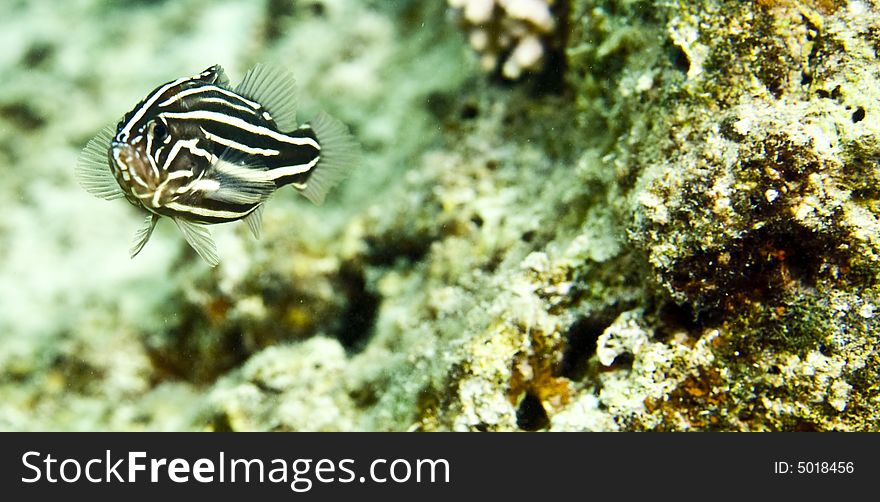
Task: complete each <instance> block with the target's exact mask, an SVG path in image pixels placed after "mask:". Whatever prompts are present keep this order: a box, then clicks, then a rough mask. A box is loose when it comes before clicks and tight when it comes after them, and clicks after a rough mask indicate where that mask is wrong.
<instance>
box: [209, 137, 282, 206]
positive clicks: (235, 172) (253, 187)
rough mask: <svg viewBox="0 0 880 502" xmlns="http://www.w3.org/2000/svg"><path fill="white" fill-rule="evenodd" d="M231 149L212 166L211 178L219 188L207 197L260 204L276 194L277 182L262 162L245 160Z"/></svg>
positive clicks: (238, 202) (219, 200) (239, 202)
mask: <svg viewBox="0 0 880 502" xmlns="http://www.w3.org/2000/svg"><path fill="white" fill-rule="evenodd" d="M230 152H231V150H229V149H227V151H226V152H224V153H223V155H221V156H220V158H219V159H217V162H215V163H214V165H212V166H211V168H210V172H209V174H208V178H209V179H212V180H214V181H216V182H217V188H215V189H214V190H211V191H209V192H206V193H205V198H208V199H212V200H216V201H218V202H228V203H231V204H259V203H261V202H264V201H265V200H266V199H268V198H269V196H270V195H272V193H273V192H275V182H274V181H273V180H272V179H271V178H270V177H269V170H268V169H267V168H266V167H265V166H262V165H259V164H258V163H257V162H258V160H259V159H255V158H252V157H242V156H241V155H240V154H236V153H230Z"/></svg>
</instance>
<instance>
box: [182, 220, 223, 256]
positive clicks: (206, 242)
mask: <svg viewBox="0 0 880 502" xmlns="http://www.w3.org/2000/svg"><path fill="white" fill-rule="evenodd" d="M174 223H177V228H179V229H180V232H181V233H183V238H184V239H186V242H188V243H189V245H190V246H191V247H192V248H193V249H194V250H195V251H196V253H198V254H199V256H201V257H202V259H204V260H205V261H206V262H207V263H208V265H210V266H212V267H216V266H217V264H218V263H220V258H219V257H218V256H217V246H216V245H215V244H214V239H212V238H211V233H210V232H208V229H207V228H205V227H204V225H199V224H198V223H193V222H191V221H188V220H184V219H183V218H174Z"/></svg>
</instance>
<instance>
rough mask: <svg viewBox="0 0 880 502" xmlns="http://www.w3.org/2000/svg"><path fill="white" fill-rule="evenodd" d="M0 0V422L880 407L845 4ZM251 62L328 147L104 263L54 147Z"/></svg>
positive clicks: (126, 222) (413, 423) (593, 420)
mask: <svg viewBox="0 0 880 502" xmlns="http://www.w3.org/2000/svg"><path fill="white" fill-rule="evenodd" d="M487 6H488V7H487ZM0 9H3V12H2V14H3V15H2V19H4V21H3V24H4V29H2V30H0V37H2V39H3V42H4V44H5V46H6V48H7V50H6V51H4V52H3V53H2V54H0V72H2V74H4V75H8V76H9V78H4V79H3V80H0V170H2V172H3V174H4V179H3V182H2V183H0V196H2V197H3V199H4V200H5V201H8V203H7V204H6V205H5V206H4V207H6V211H5V216H6V217H5V218H4V219H3V221H2V222H0V257H2V260H0V398H2V399H0V428H2V429H16V430H19V429H76V430H80V429H126V430H130V429H135V430H139V429H148V430H177V429H183V430H426V431H432V430H480V431H485V430H753V431H759V430H876V429H878V427H880V374H878V372H880V370H878V368H880V365H878V362H880V361H878V359H880V358H878V354H880V352H878V347H877V345H878V342H880V330H878V328H877V321H876V319H877V316H878V315H880V307H878V305H880V286H878V274H880V264H878V260H880V221H878V216H880V204H878V203H880V167H878V166H880V130H878V129H880V126H878V124H880V122H878V120H877V117H880V101H878V98H880V96H878V93H880V65H878V58H877V53H878V51H880V10H878V9H880V5H878V4H877V3H875V2H873V1H868V0H860V1H858V0H854V1H849V2H847V1H843V0H812V1H808V0H800V1H799V0H787V1H786V0H781V1H770V0H760V1H756V2H739V1H732V0H696V1H685V0H654V1H649V0H568V1H562V0H556V1H552V2H550V1H548V2H545V1H537V0H534V1H531V0H530V1H522V2H517V1H515V0H511V1H497V2H491V1H489V2H487V1H481V0H470V1H463V0H450V1H449V2H448V3H447V2H444V1H442V0H432V1H429V2H421V1H415V0H412V1H409V0H408V1H401V2H370V1H366V0H364V1H358V2H355V1H344V0H321V1H318V0H315V1H303V2H292V1H284V0H267V1H265V2H241V1H231V0H230V1H221V2H211V1H207V0H186V1H181V2H170V1H168V2H163V1H152V2H135V1H125V2H115V3H112V4H110V5H109V6H108V4H107V3H106V2H101V1H97V0H78V1H74V2H64V3H58V2H48V1H47V2H9V3H7V4H4V6H3V7H0ZM481 9H483V10H481ZM486 9H489V10H486ZM529 9H533V10H529ZM478 14H480V15H483V16H488V18H487V19H490V20H491V24H490V25H489V26H490V28H491V29H489V30H487V31H484V35H486V34H490V35H491V36H492V37H494V38H492V40H494V41H492V42H491V43H489V42H487V43H486V44H483V45H480V44H475V41H474V37H475V35H474V32H475V29H477V28H476V27H479V26H482V25H479V23H475V22H474V21H473V19H479V18H478V16H477V15H478ZM475 16H477V17H475ZM546 16H550V17H549V18H547V17H546ZM71 19H83V20H84V21H83V23H82V24H80V23H76V24H72V23H71V22H70V20H71ZM547 19H549V20H550V21H547ZM71 26H76V27H77V28H71ZM80 26H81V27H82V28H80ZM505 30H510V33H509V34H507V33H506V32H505ZM477 37H479V36H477ZM505 37H506V38H505ZM511 37H512V38H511ZM528 37H532V38H531V39H530V40H533V41H529V42H528V44H531V45H532V47H531V49H530V50H531V52H530V53H529V54H531V57H532V59H517V58H519V57H520V56H514V55H513V53H514V52H516V50H518V49H516V47H519V45H517V44H519V43H520V42H521V41H522V40H525V38H528ZM505 39H507V40H508V42H510V40H516V41H518V42H516V43H513V42H510V43H507V45H504V44H505V42H503V40H505ZM478 42H479V41H478ZM534 43H538V44H539V45H540V47H539V49H540V50H539V51H538V50H536V49H535V47H534ZM487 48H489V49H487ZM474 49H476V50H474ZM490 49H491V51H494V52H491V54H490V55H491V56H492V60H491V61H488V60H487V59H486V56H487V52H486V51H487V50H490ZM523 50H525V49H523ZM536 55H537V56H536ZM523 57H524V56H523ZM534 57H537V59H534ZM260 61H270V62H281V63H283V64H285V65H287V66H289V67H290V69H291V70H292V71H294V72H295V74H296V75H297V79H298V81H299V83H300V88H301V97H300V103H301V105H302V106H301V107H302V110H301V113H300V116H301V118H302V119H306V118H308V117H309V116H311V115H313V114H314V112H315V111H317V110H319V109H327V110H328V111H330V112H331V113H333V114H335V115H337V116H338V117H339V118H341V119H342V120H343V121H345V122H346V123H349V124H351V126H352V129H353V131H354V132H355V134H356V136H357V137H358V138H359V140H360V141H361V142H362V144H363V147H364V161H363V165H362V166H360V167H359V168H358V170H357V171H356V172H355V174H354V175H353V176H352V177H351V178H350V179H349V180H347V181H346V182H345V183H344V184H343V186H342V187H341V189H339V190H336V191H334V192H333V193H332V194H331V196H330V197H329V199H328V201H327V203H326V204H325V205H324V206H322V207H314V206H312V205H310V204H309V203H308V201H306V200H305V199H303V198H301V197H298V196H296V194H294V193H292V191H291V193H289V194H285V193H283V192H282V193H279V194H276V196H274V197H273V198H272V200H271V201H270V203H269V204H268V206H267V209H266V211H265V214H264V227H263V236H262V238H261V239H260V240H259V241H256V240H253V238H252V237H251V236H250V235H249V232H248V231H247V228H246V226H245V225H243V224H231V225H222V226H219V227H215V229H214V234H215V236H216V237H217V240H218V248H219V251H220V254H221V263H220V266H219V267H217V268H214V269H211V268H209V267H207V266H206V265H205V264H204V263H203V262H202V261H201V260H200V259H199V258H198V256H196V255H195V254H194V253H193V252H192V251H190V250H189V248H188V246H187V245H186V244H185V242H184V241H183V239H182V238H181V237H180V236H179V235H177V234H176V230H175V229H173V228H171V225H162V224H161V223H160V228H159V229H157V235H156V236H154V238H153V240H152V241H151V242H150V243H149V244H148V246H147V248H146V249H145V250H144V252H143V253H142V254H141V255H140V256H138V257H137V258H136V259H135V260H133V261H132V260H129V259H128V257H127V252H126V250H127V248H128V244H129V241H130V239H131V236H132V234H133V232H134V230H135V229H136V228H137V226H138V224H139V222H140V220H141V217H140V216H139V215H138V213H137V212H136V211H134V209H133V208H131V207H128V206H127V205H126V204H125V203H123V202H121V201H116V202H115V203H107V202H104V201H100V200H94V199H92V198H91V197H90V196H88V194H85V193H84V192H83V191H82V190H80V189H79V187H78V186H76V183H75V181H74V180H73V175H72V171H73V165H74V164H75V161H76V156H77V154H78V151H79V149H80V148H81V147H82V145H83V144H84V143H85V142H86V141H87V140H88V139H89V137H91V135H93V134H94V133H95V132H96V131H97V130H98V129H99V128H100V127H102V126H103V125H105V124H106V123H109V122H111V121H115V120H118V118H119V116H120V115H121V114H122V113H124V112H125V111H127V110H128V109H129V108H131V106H133V105H134V103H135V102H136V101H138V100H139V99H141V98H142V97H143V95H144V94H145V93H146V92H148V91H149V90H150V89H152V88H153V87H154V86H155V85H157V84H158V83H161V82H164V81H166V80H169V79H171V78H175V77H177V76H180V75H187V74H191V73H194V72H197V71H199V70H201V69H203V68H204V67H207V66H209V65H211V64H214V63H221V64H223V65H224V66H225V67H226V69H227V73H228V74H229V75H230V77H231V78H232V80H233V81H236V80H237V78H240V77H241V75H243V73H244V71H245V70H246V69H247V68H248V67H249V66H250V65H251V64H253V63H255V62H260ZM487 61H488V62H487ZM509 61H514V62H518V63H516V64H517V66H516V68H515V71H514V70H510V71H507V70H505V64H508V63H507V62H509ZM489 63H491V64H489ZM520 63H522V64H520ZM526 63H528V64H526ZM510 64H513V63H510ZM163 223H167V222H163Z"/></svg>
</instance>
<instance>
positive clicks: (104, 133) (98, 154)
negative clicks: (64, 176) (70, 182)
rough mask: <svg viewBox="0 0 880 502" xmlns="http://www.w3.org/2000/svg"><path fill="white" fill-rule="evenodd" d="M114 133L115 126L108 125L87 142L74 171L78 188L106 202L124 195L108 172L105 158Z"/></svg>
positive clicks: (108, 165) (106, 158)
mask: <svg viewBox="0 0 880 502" xmlns="http://www.w3.org/2000/svg"><path fill="white" fill-rule="evenodd" d="M115 131H116V126H114V125H112V124H111V125H108V126H107V127H105V128H103V129H101V132H99V133H98V134H97V135H96V136H95V137H94V138H92V139H91V140H89V142H88V143H87V144H86V146H85V148H83V150H82V152H81V153H80V154H79V159H78V160H77V162H76V169H75V170H74V175H75V176H76V179H77V181H78V182H79V184H80V186H82V187H83V188H84V189H85V190H86V191H87V192H89V193H90V194H92V195H94V196H95V197H99V198H101V199H106V200H113V199H118V198H120V197H122V196H124V195H125V193H124V192H123V191H122V189H121V188H119V183H117V182H116V178H114V177H113V173H112V172H111V171H110V161H109V160H108V157H107V150H109V149H110V140H111V139H113V133H114V132H115Z"/></svg>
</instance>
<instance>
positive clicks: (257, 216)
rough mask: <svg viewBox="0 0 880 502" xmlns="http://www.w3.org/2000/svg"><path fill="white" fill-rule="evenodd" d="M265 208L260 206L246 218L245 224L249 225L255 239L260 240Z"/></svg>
mask: <svg viewBox="0 0 880 502" xmlns="http://www.w3.org/2000/svg"><path fill="white" fill-rule="evenodd" d="M263 207H265V206H263V205H262V204H260V205H259V206H257V207H256V208H254V210H253V211H251V212H250V214H248V215H247V216H245V217H244V222H245V223H247V226H248V228H249V229H251V233H252V234H254V238H255V239H259V238H260V234H261V233H262V229H263Z"/></svg>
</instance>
